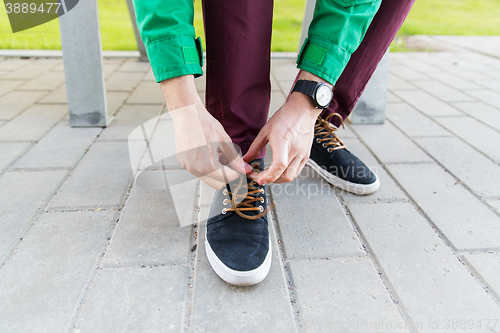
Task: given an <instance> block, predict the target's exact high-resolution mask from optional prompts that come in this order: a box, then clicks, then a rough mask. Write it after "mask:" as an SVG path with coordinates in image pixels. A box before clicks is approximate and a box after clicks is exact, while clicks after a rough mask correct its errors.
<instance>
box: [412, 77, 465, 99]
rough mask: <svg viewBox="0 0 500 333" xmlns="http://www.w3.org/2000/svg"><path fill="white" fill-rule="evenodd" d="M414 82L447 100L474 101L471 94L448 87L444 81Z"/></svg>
mask: <svg viewBox="0 0 500 333" xmlns="http://www.w3.org/2000/svg"><path fill="white" fill-rule="evenodd" d="M414 84H415V85H416V86H418V87H419V88H420V89H422V90H425V91H427V92H428V93H430V94H432V95H434V96H435V97H437V98H439V99H441V100H443V101H445V102H469V101H474V98H472V97H470V96H469V95H467V94H465V93H463V92H461V91H459V90H456V89H454V88H451V87H448V86H447V85H445V84H444V83H441V82H438V81H434V80H422V81H415V82H414Z"/></svg>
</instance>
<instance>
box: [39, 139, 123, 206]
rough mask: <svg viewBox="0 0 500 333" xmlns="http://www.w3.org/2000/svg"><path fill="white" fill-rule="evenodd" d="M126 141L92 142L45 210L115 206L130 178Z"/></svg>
mask: <svg viewBox="0 0 500 333" xmlns="http://www.w3.org/2000/svg"><path fill="white" fill-rule="evenodd" d="M127 152H128V146H127V143H126V142H105V143H97V142H96V143H94V144H93V145H92V146H91V147H90V149H89V150H88V152H87V153H86V154H85V156H84V157H83V158H82V160H81V161H80V162H79V163H78V165H77V166H76V168H75V169H74V170H73V172H72V173H71V175H70V177H69V178H68V179H67V180H66V181H65V182H64V184H63V186H62V187H61V189H60V190H59V191H58V192H57V194H56V195H55V197H54V199H53V200H52V201H51V202H50V204H49V207H50V208H49V209H51V208H55V207H58V208H59V207H64V208H95V207H99V208H100V207H119V206H120V205H121V202H122V200H123V197H124V194H125V191H126V189H127V188H128V186H129V184H130V181H131V179H132V168H131V166H130V160H129V156H128V153H127Z"/></svg>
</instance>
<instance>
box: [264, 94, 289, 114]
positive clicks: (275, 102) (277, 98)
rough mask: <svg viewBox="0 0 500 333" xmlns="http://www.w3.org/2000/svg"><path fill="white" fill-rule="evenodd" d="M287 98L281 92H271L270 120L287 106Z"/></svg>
mask: <svg viewBox="0 0 500 333" xmlns="http://www.w3.org/2000/svg"><path fill="white" fill-rule="evenodd" d="M285 102H286V98H285V96H284V95H283V93H282V92H281V91H272V92H271V103H270V105H269V114H268V117H267V118H268V119H269V118H271V117H272V116H273V115H274V114H275V113H276V111H278V109H279V108H281V107H282V106H283V104H285Z"/></svg>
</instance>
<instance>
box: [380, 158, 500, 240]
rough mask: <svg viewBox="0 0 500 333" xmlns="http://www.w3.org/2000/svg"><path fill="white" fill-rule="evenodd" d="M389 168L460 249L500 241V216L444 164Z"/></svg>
mask: <svg viewBox="0 0 500 333" xmlns="http://www.w3.org/2000/svg"><path fill="white" fill-rule="evenodd" d="M388 169H389V171H390V173H391V174H392V175H393V176H394V177H395V178H396V180H397V181H398V182H399V183H400V184H401V186H403V188H404V189H405V190H406V191H407V192H408V194H409V195H410V196H411V197H412V198H413V200H415V201H416V203H417V204H418V205H419V206H420V207H421V208H422V210H423V211H424V212H425V213H426V214H427V216H429V218H430V219H431V220H432V222H434V223H435V224H436V226H437V227H438V228H439V229H440V230H441V231H442V232H443V234H444V235H445V236H446V237H447V238H448V239H449V240H450V242H451V243H453V245H455V247H456V248H457V249H473V248H484V247H495V246H499V245H500V217H498V216H497V215H496V214H494V213H493V212H492V211H491V210H490V209H488V208H487V207H486V206H485V205H484V204H483V203H482V202H481V201H479V200H478V199H476V198H475V197H474V196H473V195H472V194H471V193H470V192H469V191H468V190H466V189H465V188H464V187H463V186H462V185H461V184H460V183H457V181H456V180H455V179H454V178H453V177H452V176H451V175H450V174H449V173H447V172H446V171H445V170H443V169H442V168H441V167H440V166H438V165H436V164H421V165H389V166H388Z"/></svg>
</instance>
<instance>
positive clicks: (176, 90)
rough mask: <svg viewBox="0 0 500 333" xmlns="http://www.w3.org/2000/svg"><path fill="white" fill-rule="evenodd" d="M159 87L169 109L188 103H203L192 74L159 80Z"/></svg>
mask: <svg viewBox="0 0 500 333" xmlns="http://www.w3.org/2000/svg"><path fill="white" fill-rule="evenodd" d="M161 89H162V91H163V96H164V97H165V102H166V103H167V108H168V109H169V110H170V111H173V110H176V109H179V108H183V107H186V106H189V105H193V104H195V105H199V104H201V105H203V102H202V101H201V99H200V96H199V95H198V91H197V89H196V85H195V84H194V76H193V75H183V76H178V77H174V78H171V79H168V80H164V81H161Z"/></svg>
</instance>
